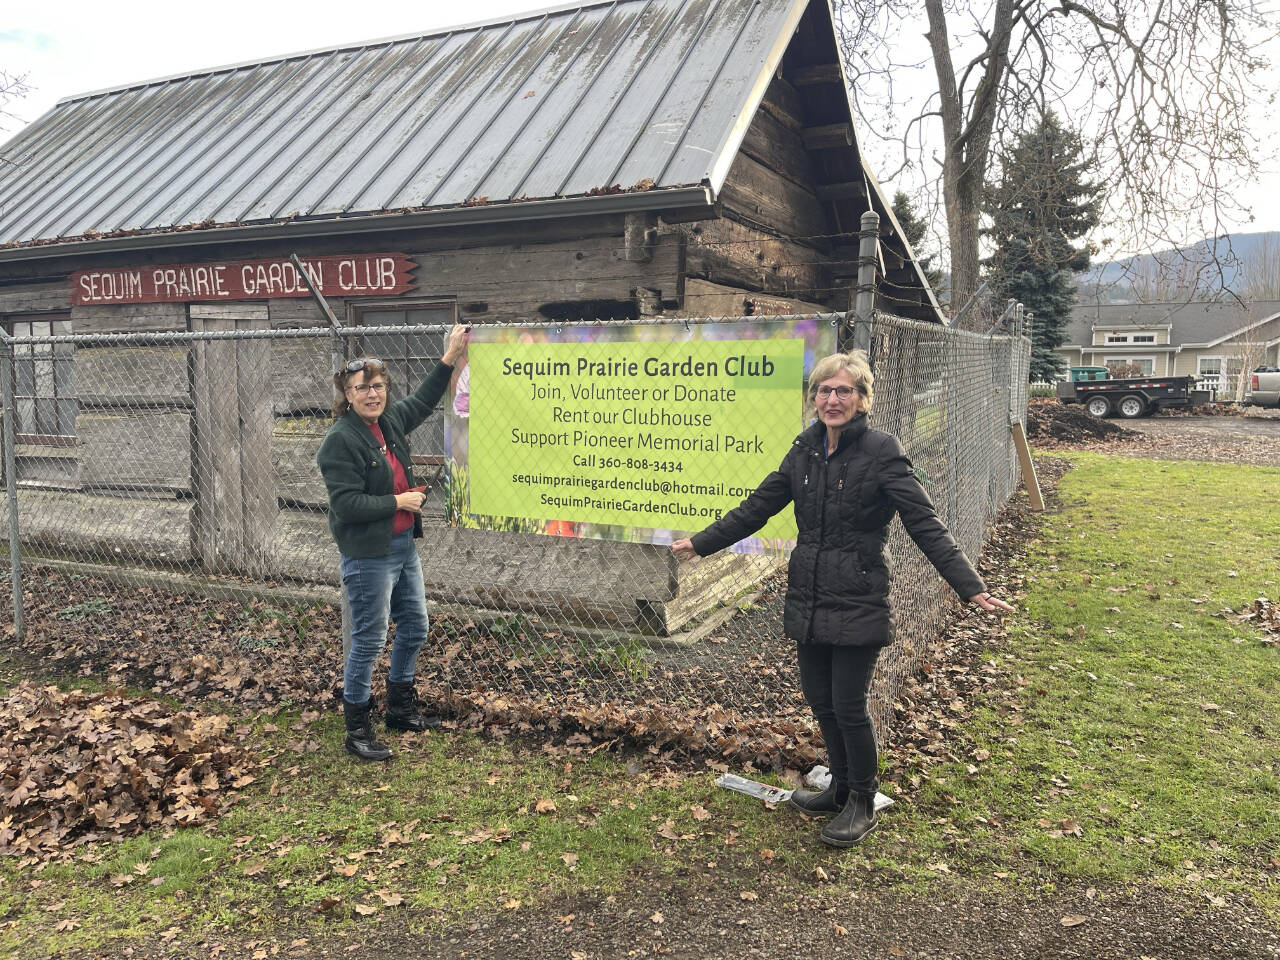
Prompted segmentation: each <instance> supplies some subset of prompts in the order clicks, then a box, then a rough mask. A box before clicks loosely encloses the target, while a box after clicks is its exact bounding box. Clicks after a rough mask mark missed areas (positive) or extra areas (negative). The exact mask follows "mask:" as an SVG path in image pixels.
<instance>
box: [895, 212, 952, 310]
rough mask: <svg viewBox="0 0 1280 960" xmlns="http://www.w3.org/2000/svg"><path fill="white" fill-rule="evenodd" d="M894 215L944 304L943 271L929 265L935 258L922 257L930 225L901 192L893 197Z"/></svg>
mask: <svg viewBox="0 0 1280 960" xmlns="http://www.w3.org/2000/svg"><path fill="white" fill-rule="evenodd" d="M893 215H894V216H895V217H897V218H898V224H899V225H900V226H901V227H902V233H903V235H904V236H905V237H906V238H907V243H909V244H911V249H912V250H913V251H915V255H916V259H917V260H918V261H919V263H920V269H921V270H922V271H924V278H925V279H926V280H928V281H929V286H931V287H933V295H934V296H935V297H937V298H938V302H939V303H942V302H943V299H944V293H943V286H944V284H945V282H946V280H945V278H944V277H943V275H942V271H941V270H939V269H937V268H936V267H931V266H930V265H929V264H930V263H931V262H932V261H933V256H932V255H930V256H927V257H925V256H922V255H921V254H922V253H923V248H924V241H925V236H926V234H928V232H929V225H928V224H927V223H925V222H924V220H923V219H921V217H920V214H919V213H917V212H916V205H915V204H914V203H913V202H912V201H911V198H910V197H909V196H907V195H906V194H905V193H903V192H902V191H901V190H898V191H897V192H895V193H894V195H893Z"/></svg>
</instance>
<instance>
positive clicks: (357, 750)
mask: <svg viewBox="0 0 1280 960" xmlns="http://www.w3.org/2000/svg"><path fill="white" fill-rule="evenodd" d="M372 710H373V698H372V697H370V698H369V699H368V700H366V701H365V702H364V703H349V702H347V701H346V700H343V701H342V713H343V716H344V717H345V718H346V721H347V753H353V754H355V755H356V756H357V757H359V758H360V759H361V760H390V759H391V751H390V750H388V749H387V748H386V747H385V746H384V745H382V744H381V743H379V742H378V738H377V737H376V736H375V735H374V732H373V721H372V720H370V719H369V713H370V712H371V711H372Z"/></svg>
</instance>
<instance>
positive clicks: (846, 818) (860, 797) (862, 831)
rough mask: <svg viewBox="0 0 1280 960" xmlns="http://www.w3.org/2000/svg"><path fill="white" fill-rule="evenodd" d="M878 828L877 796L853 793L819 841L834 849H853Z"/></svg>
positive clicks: (823, 830) (824, 829)
mask: <svg viewBox="0 0 1280 960" xmlns="http://www.w3.org/2000/svg"><path fill="white" fill-rule="evenodd" d="M875 828H876V795H875V794H874V793H851V794H849V800H848V802H847V803H846V804H845V805H844V809H843V810H841V811H840V812H839V813H838V814H837V815H836V818H835V819H834V820H832V821H831V822H830V823H828V824H827V825H826V826H825V827H823V828H822V834H821V835H820V837H819V839H821V840H822V842H823V843H825V844H828V845H829V846H832V847H852V846H853V845H854V844H855V843H857V842H858V841H859V840H861V839H862V838H863V837H865V836H866V835H867V834H868V833H870V832H871V831H872V830H874V829H875Z"/></svg>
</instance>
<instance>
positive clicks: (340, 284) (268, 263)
mask: <svg viewBox="0 0 1280 960" xmlns="http://www.w3.org/2000/svg"><path fill="white" fill-rule="evenodd" d="M300 259H301V260H302V267H303V269H304V270H306V271H307V273H308V275H310V277H311V280H312V282H313V283H314V284H315V285H316V287H317V288H318V289H319V290H320V292H321V293H322V294H324V295H325V296H326V297H372V296H390V295H394V294H397V293H404V292H405V291H407V290H412V289H413V288H414V287H416V286H417V284H416V283H414V282H413V277H412V276H411V274H412V272H413V270H414V269H415V268H416V267H417V264H416V263H414V262H413V261H412V260H410V259H409V258H408V257H407V256H405V255H404V254H403V253H360V254H354V255H350V256H337V257H303V258H300ZM309 296H311V291H310V290H308V289H307V284H306V281H305V280H304V279H303V278H302V276H301V275H299V273H298V270H297V268H296V267H295V266H294V265H293V261H292V260H290V259H288V258H287V257H286V258H282V259H276V260H227V261H214V262H212V263H175V264H170V265H167V266H160V267H121V268H115V269H111V270H77V271H76V272H75V273H73V274H72V275H71V302H72V303H77V304H90V303H184V302H187V301H220V300H263V299H270V298H273V297H309Z"/></svg>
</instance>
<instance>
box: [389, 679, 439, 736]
mask: <svg viewBox="0 0 1280 960" xmlns="http://www.w3.org/2000/svg"><path fill="white" fill-rule="evenodd" d="M439 726H440V718H439V717H437V716H433V715H424V714H421V713H419V712H418V692H417V691H416V690H414V689H413V681H412V680H411V681H409V682H408V683H392V682H391V681H390V680H388V681H387V729H388V730H409V731H412V732H414V733H422V732H423V731H424V730H434V729H436V728H437V727H439Z"/></svg>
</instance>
